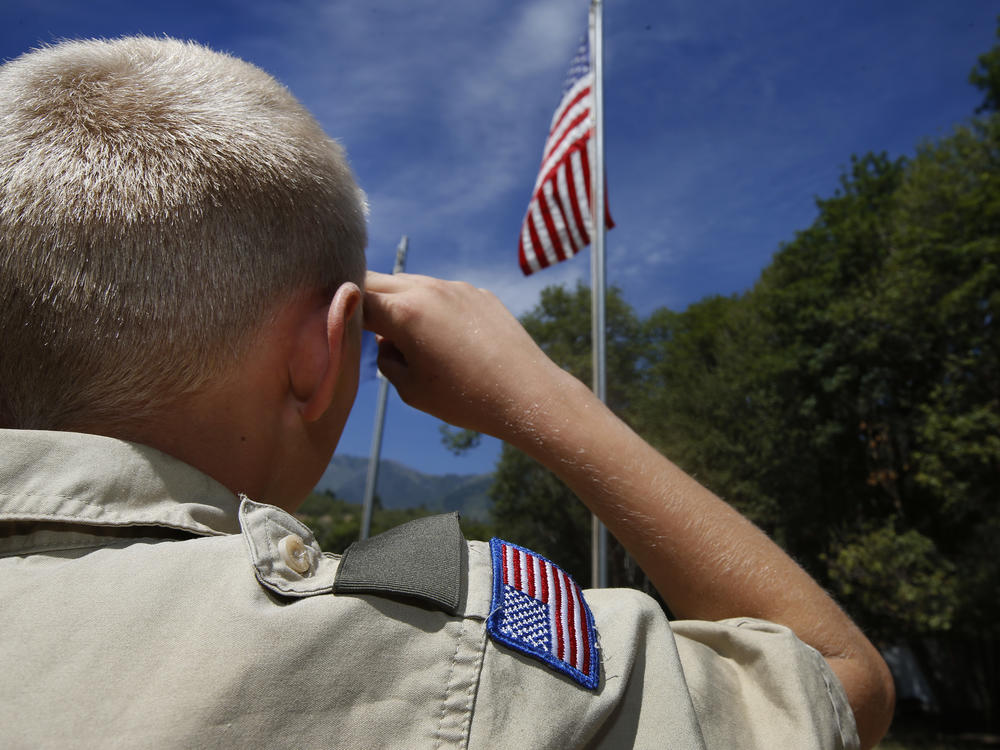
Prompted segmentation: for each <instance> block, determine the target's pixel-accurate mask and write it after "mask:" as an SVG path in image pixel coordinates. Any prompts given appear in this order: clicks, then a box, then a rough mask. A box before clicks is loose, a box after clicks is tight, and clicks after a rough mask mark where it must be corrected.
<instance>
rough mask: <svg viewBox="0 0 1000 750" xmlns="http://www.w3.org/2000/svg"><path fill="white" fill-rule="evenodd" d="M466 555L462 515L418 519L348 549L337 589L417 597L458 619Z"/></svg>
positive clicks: (350, 591) (347, 591)
mask: <svg viewBox="0 0 1000 750" xmlns="http://www.w3.org/2000/svg"><path fill="white" fill-rule="evenodd" d="M464 551H465V537H463V536H462V530H461V529H460V528H459V525H458V514H457V513H449V514H444V515H439V516H429V517H427V518H418V519H416V520H414V521H409V522H408V523H404V524H402V525H400V526H397V527H395V528H393V529H389V531H386V532H384V533H382V534H379V535H378V536H374V537H372V538H370V539H365V540H363V541H360V542H355V543H354V544H352V545H351V546H350V547H348V548H347V551H346V552H344V555H343V557H342V558H341V560H340V566H339V568H338V569H337V575H336V578H335V579H334V583H333V590H334V592H335V593H338V594H379V595H383V596H406V597H412V598H415V599H419V600H421V601H424V602H427V603H429V604H432V605H435V606H437V607H439V608H441V609H443V610H445V611H446V612H449V613H450V614H455V613H456V612H457V610H458V605H459V601H460V599H461V595H462V571H463V567H464V564H463V553H464Z"/></svg>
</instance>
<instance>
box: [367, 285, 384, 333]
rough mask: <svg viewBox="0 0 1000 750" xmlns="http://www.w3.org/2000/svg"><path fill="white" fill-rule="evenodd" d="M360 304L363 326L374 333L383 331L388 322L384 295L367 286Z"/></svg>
mask: <svg viewBox="0 0 1000 750" xmlns="http://www.w3.org/2000/svg"><path fill="white" fill-rule="evenodd" d="M361 305H362V309H363V310H364V316H363V318H364V326H365V328H366V329H368V330H369V331H374V332H375V333H385V329H386V326H387V325H388V324H389V320H388V316H389V309H388V305H387V304H386V299H385V295H384V294H380V293H379V292H374V291H372V290H371V289H370V288H368V289H366V290H365V296H364V299H363V300H362V302H361Z"/></svg>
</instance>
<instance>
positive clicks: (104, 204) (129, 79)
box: [0, 37, 366, 429]
mask: <svg viewBox="0 0 1000 750" xmlns="http://www.w3.org/2000/svg"><path fill="white" fill-rule="evenodd" d="M365 242H366V237H365V202H364V195H363V193H362V192H361V190H360V189H359V188H358V187H357V185H356V183H355V180H354V177H353V175H352V173H351V171H350V168H349V167H348V165H347V162H346V158H345V155H344V153H343V151H342V149H341V148H340V147H339V146H338V145H337V144H336V143H335V142H334V141H332V140H331V139H330V138H328V137H327V136H326V135H325V134H324V133H323V131H322V129H321V128H320V126H319V125H318V124H317V123H316V121H315V120H314V119H313V118H312V117H311V116H310V115H309V113H308V112H306V110H305V109H304V108H303V107H302V106H301V105H300V104H299V102H298V101H297V100H296V99H295V98H294V97H293V96H292V95H291V94H290V93H289V92H288V91H287V89H285V88H284V87H283V86H282V85H281V84H279V83H278V82H277V81H275V80H274V79H273V78H272V77H271V76H269V75H268V74H266V73H264V72H263V71H262V70H260V69H259V68H257V67H255V66H253V65H250V64H248V63H246V62H244V61H242V60H238V59H236V58H234V57H231V56H228V55H225V54H220V53H217V52H213V51H212V50H209V49H207V48H205V47H203V46H201V45H198V44H195V43H191V42H181V41H176V40H173V39H151V38H145V37H129V38H123V39H118V40H111V41H103V40H102V41H73V42H63V43H60V44H57V45H55V46H50V47H44V48H41V49H39V50H35V51H32V52H30V53H28V54H25V55H23V56H21V57H19V58H17V59H15V60H13V61H11V62H9V63H7V64H5V65H3V66H2V67H0V342H2V344H0V345H2V351H0V426H6V427H17V428H37V429H73V428H75V427H79V426H80V425H94V424H107V423H109V422H110V423H117V422H123V423H128V422H129V421H131V420H136V419H142V418H143V416H144V415H148V414H153V413H155V412H156V409H158V408H160V407H162V405H163V404H165V403H168V402H169V401H170V400H171V399H174V398H176V397H179V396H183V395H184V394H186V393H190V392H193V391H195V390H197V389H198V388H200V387H202V386H203V385H204V384H205V383H206V382H208V381H209V380H210V379H211V378H212V377H215V376H216V375H218V374H220V373H221V372H223V371H224V370H225V369H226V368H227V367H230V366H232V365H233V364H234V363H236V362H238V360H239V357H241V356H243V355H244V353H245V350H246V349H247V346H248V344H249V343H250V340H251V339H252V337H253V334H254V333H255V332H256V331H257V330H259V327H260V325H261V324H262V323H263V322H264V321H265V320H267V319H268V318H269V316H270V315H271V314H272V313H273V312H274V311H275V310H276V309H277V308H278V306H279V305H280V304H281V303H282V302H284V301H287V300H289V299H291V298H292V297H294V296H295V295H296V294H301V293H304V292H306V291H308V290H320V291H325V292H329V293H330V294H332V293H333V291H334V290H335V289H336V288H337V287H338V286H339V285H340V284H342V283H344V282H346V281H354V282H356V283H358V284H361V283H362V282H363V278H364V270H365V260H364V247H365Z"/></svg>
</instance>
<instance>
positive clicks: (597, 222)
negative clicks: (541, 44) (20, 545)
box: [590, 0, 608, 588]
mask: <svg viewBox="0 0 1000 750" xmlns="http://www.w3.org/2000/svg"><path fill="white" fill-rule="evenodd" d="M603 12H604V6H603V3H602V0H591V3H590V54H591V65H592V68H593V73H594V92H593V93H594V135H593V144H594V152H593V159H591V167H590V168H591V180H590V188H591V193H592V195H591V207H592V213H593V217H594V226H593V233H594V238H593V243H592V244H593V248H592V250H591V255H590V284H591V295H592V303H591V307H592V312H591V316H590V319H591V342H592V343H591V348H592V354H593V370H594V393H595V394H597V397H598V398H599V399H600V400H601V401H602V402H604V403H607V400H608V398H607V377H606V373H605V351H604V349H605V347H604V341H605V332H606V331H607V324H606V323H605V316H604V295H605V286H606V282H605V278H604V276H605V269H606V263H605V255H604V235H605V228H604V223H605V222H604V28H603V19H602V15H603ZM591 544H592V547H591V549H592V552H591V560H592V562H591V577H592V580H593V586H594V587H595V588H606V587H607V585H608V532H607V529H606V528H604V524H603V523H601V521H600V520H599V519H598V518H597V516H593V518H592V522H591Z"/></svg>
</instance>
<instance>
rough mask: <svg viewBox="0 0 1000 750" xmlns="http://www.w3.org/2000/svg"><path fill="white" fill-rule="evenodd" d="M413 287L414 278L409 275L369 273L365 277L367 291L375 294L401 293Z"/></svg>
mask: <svg viewBox="0 0 1000 750" xmlns="http://www.w3.org/2000/svg"><path fill="white" fill-rule="evenodd" d="M412 285H413V281H412V277H409V275H408V274H392V273H379V272H378V271H368V272H367V274H366V275H365V289H366V290H370V291H373V292H401V291H403V290H404V289H406V288H407V287H410V286H412Z"/></svg>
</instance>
